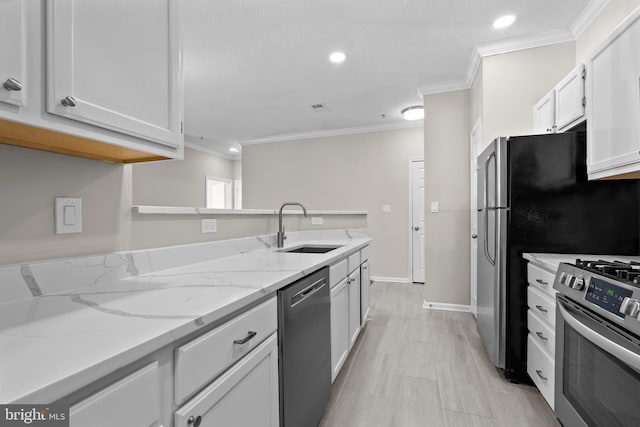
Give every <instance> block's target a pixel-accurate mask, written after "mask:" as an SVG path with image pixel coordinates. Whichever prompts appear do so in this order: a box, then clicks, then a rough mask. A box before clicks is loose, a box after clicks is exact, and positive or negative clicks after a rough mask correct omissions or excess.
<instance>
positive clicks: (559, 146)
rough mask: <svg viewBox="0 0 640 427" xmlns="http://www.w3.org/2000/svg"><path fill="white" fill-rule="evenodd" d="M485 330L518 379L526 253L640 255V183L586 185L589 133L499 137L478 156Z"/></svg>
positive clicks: (522, 369)
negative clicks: (523, 255)
mask: <svg viewBox="0 0 640 427" xmlns="http://www.w3.org/2000/svg"><path fill="white" fill-rule="evenodd" d="M478 167H479V170H478V275H477V278H478V279H477V280H478V284H477V289H478V295H477V302H478V307H477V322H478V323H477V324H478V332H479V334H480V337H481V339H482V343H483V344H484V347H485V349H486V350H487V352H488V354H489V357H490V358H491V361H492V362H493V364H494V365H495V366H497V367H498V368H501V369H503V371H504V375H505V377H506V378H507V379H509V380H511V381H513V382H522V381H527V382H528V381H530V379H529V378H528V375H527V373H526V345H527V344H526V342H527V333H528V330H527V293H526V289H527V279H526V277H527V275H526V261H524V259H523V258H522V253H524V252H543V253H544V252H546V253H568V254H571V253H575V254H608V253H611V254H617V255H637V254H638V253H639V247H640V243H639V236H640V225H639V224H640V220H639V216H638V214H639V211H640V186H639V184H638V182H637V181H632V180H621V181H587V172H586V138H585V134H584V132H568V133H563V134H552V135H532V136H520V137H510V138H498V139H496V140H494V141H493V142H492V143H491V144H490V145H489V146H488V147H487V148H486V149H485V150H484V151H483V152H482V154H481V155H480V156H479V157H478Z"/></svg>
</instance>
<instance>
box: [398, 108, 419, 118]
mask: <svg viewBox="0 0 640 427" xmlns="http://www.w3.org/2000/svg"><path fill="white" fill-rule="evenodd" d="M400 113H402V117H404V119H405V120H420V119H423V118H424V108H423V107H422V106H421V105H414V106H413V107H407V108H405V109H404V110H402V111H401V112H400Z"/></svg>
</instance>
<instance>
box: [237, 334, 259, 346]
mask: <svg viewBox="0 0 640 427" xmlns="http://www.w3.org/2000/svg"><path fill="white" fill-rule="evenodd" d="M257 334H258V333H257V332H255V331H249V332H247V336H246V337H244V338H242V339H240V340H233V343H234V344H238V345H240V344H245V343H246V342H247V341H249V340H250V339H251V338H253V337H255V336H256V335H257Z"/></svg>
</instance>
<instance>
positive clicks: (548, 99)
mask: <svg viewBox="0 0 640 427" xmlns="http://www.w3.org/2000/svg"><path fill="white" fill-rule="evenodd" d="M555 119H556V95H555V91H553V90H552V91H551V92H549V93H547V94H546V95H545V96H544V97H543V98H542V99H541V100H540V101H538V102H537V103H536V105H534V106H533V133H535V134H541V133H552V132H554V130H555V129H554V126H555Z"/></svg>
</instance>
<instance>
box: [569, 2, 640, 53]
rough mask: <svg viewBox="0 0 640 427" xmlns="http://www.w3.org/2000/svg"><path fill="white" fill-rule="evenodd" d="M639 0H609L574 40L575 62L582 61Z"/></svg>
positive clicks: (636, 5)
mask: <svg viewBox="0 0 640 427" xmlns="http://www.w3.org/2000/svg"><path fill="white" fill-rule="evenodd" d="M637 7H640V0H609V2H608V3H607V5H606V6H605V7H604V9H602V11H601V12H600V14H598V16H597V17H596V18H595V19H594V20H593V22H591V24H590V25H589V26H588V27H587V28H586V29H585V30H584V31H583V32H582V34H580V35H579V36H578V39H577V40H576V56H575V59H576V63H580V62H582V61H584V60H585V59H586V58H587V57H588V56H589V55H590V54H591V52H592V51H593V50H594V49H596V48H597V47H598V46H599V45H600V44H601V43H602V41H603V40H604V39H605V38H606V37H607V36H608V35H609V34H610V33H611V32H612V31H613V30H614V29H615V28H616V27H617V26H618V25H619V24H620V23H621V22H622V21H623V20H624V18H625V17H627V16H628V15H629V14H630V13H631V12H632V11H633V10H634V9H635V8H637Z"/></svg>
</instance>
